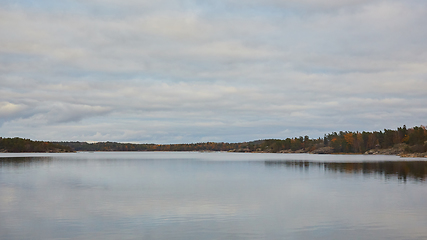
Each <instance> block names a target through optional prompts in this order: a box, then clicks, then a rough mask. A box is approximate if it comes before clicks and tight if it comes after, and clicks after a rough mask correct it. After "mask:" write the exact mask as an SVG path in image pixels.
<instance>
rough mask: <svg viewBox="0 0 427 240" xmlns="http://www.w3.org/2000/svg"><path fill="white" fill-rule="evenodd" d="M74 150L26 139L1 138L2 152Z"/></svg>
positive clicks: (0, 147)
mask: <svg viewBox="0 0 427 240" xmlns="http://www.w3.org/2000/svg"><path fill="white" fill-rule="evenodd" d="M71 151H72V148H70V147H68V146H64V145H60V144H55V143H51V142H43V141H32V140H30V139H24V138H17V137H16V138H2V137H0V152H71Z"/></svg>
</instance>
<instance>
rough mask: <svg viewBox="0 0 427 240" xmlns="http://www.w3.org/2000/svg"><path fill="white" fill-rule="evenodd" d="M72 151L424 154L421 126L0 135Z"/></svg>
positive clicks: (426, 137) (5, 141)
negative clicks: (151, 139) (169, 139)
mask: <svg viewBox="0 0 427 240" xmlns="http://www.w3.org/2000/svg"><path fill="white" fill-rule="evenodd" d="M74 151H228V152H259V153H314V154H334V153H336V154H352V153H353V154H386V155H400V156H404V157H427V130H426V127H425V126H422V125H421V126H419V127H413V128H406V126H405V125H404V126H403V127H399V128H397V129H396V130H391V129H384V131H374V132H350V131H340V132H338V133H337V132H333V133H329V134H325V135H324V137H323V138H317V139H311V138H309V136H304V137H303V136H300V137H295V138H286V139H284V140H283V139H263V140H257V141H250V142H241V143H224V142H204V143H189V144H133V143H117V142H97V143H87V142H44V141H32V140H30V139H22V138H1V137H0V152H74Z"/></svg>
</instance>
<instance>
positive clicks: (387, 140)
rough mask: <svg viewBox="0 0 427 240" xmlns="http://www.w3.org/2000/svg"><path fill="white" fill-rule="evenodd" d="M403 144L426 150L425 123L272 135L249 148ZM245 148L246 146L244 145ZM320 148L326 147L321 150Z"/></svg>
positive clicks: (356, 148)
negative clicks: (313, 136)
mask: <svg viewBox="0 0 427 240" xmlns="http://www.w3.org/2000/svg"><path fill="white" fill-rule="evenodd" d="M396 145H400V147H402V146H403V147H404V151H406V152H410V153H416V152H420V153H421V152H427V130H426V128H425V126H422V125H421V126H420V127H413V128H406V126H405V125H404V126H403V127H399V128H398V129H397V130H391V129H384V131H374V132H365V131H364V132H349V131H345V132H344V131H340V132H339V133H337V132H333V133H330V134H325V135H324V137H323V139H322V138H318V139H310V138H309V137H308V136H305V137H302V136H301V137H298V138H292V139H291V138H287V139H285V140H280V139H269V140H264V141H262V143H260V144H259V145H256V144H252V143H248V147H247V150H248V151H262V152H314V153H365V152H367V151H369V150H373V149H389V148H392V147H395V146H396ZM243 150H244V149H243ZM319 150H323V151H324V152H322V151H319Z"/></svg>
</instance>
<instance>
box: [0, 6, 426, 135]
mask: <svg viewBox="0 0 427 240" xmlns="http://www.w3.org/2000/svg"><path fill="white" fill-rule="evenodd" d="M426 23H427V1H425V0H406V1H400V0H399V1H397V0H388V1H379V0H347V1H341V0H262V1H261V0H239V1H237V0H215V1H213V0H204V1H198V0H177V1H170V0H157V1H146V0H138V1H137V0H127V1H125V0H103V1H101V0H62V1H56V0H43V1H35V0H34V1H33V0H13V1H12V0H0V136H3V137H23V138H30V139H33V140H46V141H116V142H133V143H192V142H207V141H212V142H242V141H251V140H257V139H266V138H279V139H285V138H288V137H291V138H292V137H299V136H304V135H308V136H310V137H312V138H317V137H323V135H324V134H325V133H330V132H334V131H341V130H343V131H373V130H383V129H385V128H386V129H396V128H397V127H401V126H403V125H406V126H408V127H412V126H419V125H426V124H427V122H426V119H427V104H426V103H427V94H426V93H427V27H426Z"/></svg>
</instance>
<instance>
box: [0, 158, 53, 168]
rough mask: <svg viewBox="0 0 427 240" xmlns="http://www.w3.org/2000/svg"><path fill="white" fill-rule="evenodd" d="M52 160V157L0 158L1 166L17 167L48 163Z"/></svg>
mask: <svg viewBox="0 0 427 240" xmlns="http://www.w3.org/2000/svg"><path fill="white" fill-rule="evenodd" d="M51 161H52V158H51V157H13V158H0V168H1V167H15V168H23V167H30V166H34V165H43V164H48V163H50V162H51Z"/></svg>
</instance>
